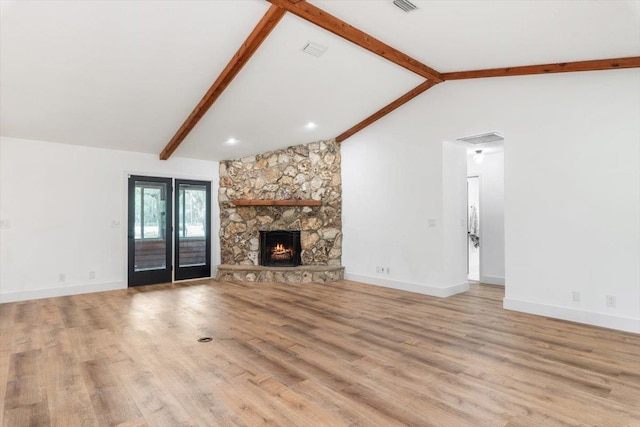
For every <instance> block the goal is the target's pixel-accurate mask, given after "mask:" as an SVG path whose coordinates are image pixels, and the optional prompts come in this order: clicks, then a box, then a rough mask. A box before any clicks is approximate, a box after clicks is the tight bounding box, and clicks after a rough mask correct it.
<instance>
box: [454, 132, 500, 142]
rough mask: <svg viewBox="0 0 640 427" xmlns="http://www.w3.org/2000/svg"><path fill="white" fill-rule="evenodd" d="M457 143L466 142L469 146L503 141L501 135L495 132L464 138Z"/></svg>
mask: <svg viewBox="0 0 640 427" xmlns="http://www.w3.org/2000/svg"><path fill="white" fill-rule="evenodd" d="M458 141H462V142H468V143H469V144H473V145H477V144H488V143H490V142H498V141H504V138H503V137H502V135H500V134H499V133H497V132H489V133H482V134H480V135H472V136H465V137H464V138H458Z"/></svg>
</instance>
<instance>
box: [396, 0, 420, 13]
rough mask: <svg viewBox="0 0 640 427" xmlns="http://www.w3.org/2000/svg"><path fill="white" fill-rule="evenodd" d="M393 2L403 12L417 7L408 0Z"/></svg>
mask: <svg viewBox="0 0 640 427" xmlns="http://www.w3.org/2000/svg"><path fill="white" fill-rule="evenodd" d="M393 4H395V5H396V6H398V7H399V8H400V9H402V10H403V11H405V12H411V11H413V10H416V9H417V8H418V6H416V5H415V4H413V3H411V2H410V1H409V0H393Z"/></svg>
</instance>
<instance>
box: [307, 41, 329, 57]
mask: <svg viewBox="0 0 640 427" xmlns="http://www.w3.org/2000/svg"><path fill="white" fill-rule="evenodd" d="M302 51H303V52H304V53H308V54H309V55H311V56H315V57H318V56H320V55H322V54H323V53H325V52H326V51H327V47H326V46H322V45H321V44H318V43H314V42H307V44H306V45H304V47H303V48H302Z"/></svg>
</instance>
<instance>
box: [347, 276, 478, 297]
mask: <svg viewBox="0 0 640 427" xmlns="http://www.w3.org/2000/svg"><path fill="white" fill-rule="evenodd" d="M345 279H346V280H353V281H354V282H362V283H367V284H369V285H376V286H383V287H385V288H392V289H399V290H401V291H409V292H415V293H417V294H423V295H429V296H432V297H440V298H446V297H450V296H451V295H455V294H459V293H461V292H465V291H468V290H469V282H463V283H459V284H457V285H452V286H447V287H444V288H440V287H437V286H429V285H423V284H419V283H411V282H400V281H397V280H391V279H384V278H381V277H371V276H363V275H361V274H349V273H345Z"/></svg>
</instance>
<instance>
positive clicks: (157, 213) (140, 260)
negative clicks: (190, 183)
mask: <svg viewBox="0 0 640 427" xmlns="http://www.w3.org/2000/svg"><path fill="white" fill-rule="evenodd" d="M171 186H172V179H171V178H158V177H150V176H130V177H129V191H128V195H129V212H128V214H129V215H128V217H129V219H128V258H129V261H128V273H129V274H128V283H129V286H140V285H150V284H155V283H166V282H171V281H172V274H171V269H172V264H171V253H172V252H171V243H172V224H173V221H172V218H171V216H172V215H171V207H172V197H171V195H172V188H171Z"/></svg>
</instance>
